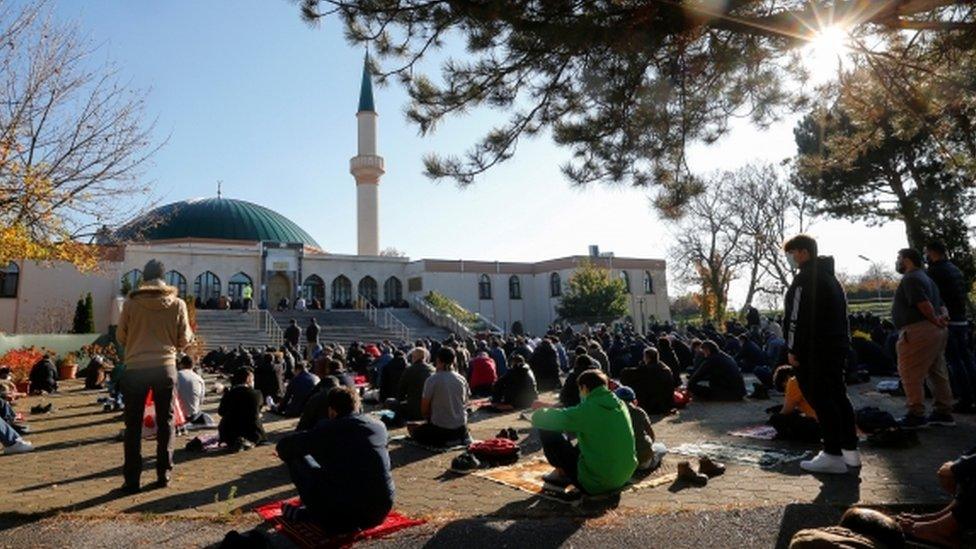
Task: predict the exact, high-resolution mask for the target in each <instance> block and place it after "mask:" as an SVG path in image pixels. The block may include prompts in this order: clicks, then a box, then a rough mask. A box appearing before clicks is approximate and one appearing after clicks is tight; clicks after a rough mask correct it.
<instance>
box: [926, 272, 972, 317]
mask: <svg viewBox="0 0 976 549" xmlns="http://www.w3.org/2000/svg"><path fill="white" fill-rule="evenodd" d="M925 272H926V274H928V275H929V278H931V279H932V280H933V281H934V282H935V285H936V286H938V287H939V295H941V296H942V303H944V304H945V306H946V309H949V320H951V321H953V322H964V321H965V320H966V300H967V296H966V281H965V279H964V278H963V275H962V271H960V270H959V267H956V266H955V265H954V264H953V263H952V262H951V261H949V260H948V259H943V260H942V261H936V262H935V263H932V264H930V265H929V268H928V270H926V271H925Z"/></svg>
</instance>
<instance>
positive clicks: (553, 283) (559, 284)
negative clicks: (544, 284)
mask: <svg viewBox="0 0 976 549" xmlns="http://www.w3.org/2000/svg"><path fill="white" fill-rule="evenodd" d="M549 295H550V296H551V297H559V296H561V295H563V280H562V278H560V276H559V273H552V274H551V275H549Z"/></svg>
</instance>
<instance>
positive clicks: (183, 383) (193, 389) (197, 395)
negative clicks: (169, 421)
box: [176, 355, 213, 426]
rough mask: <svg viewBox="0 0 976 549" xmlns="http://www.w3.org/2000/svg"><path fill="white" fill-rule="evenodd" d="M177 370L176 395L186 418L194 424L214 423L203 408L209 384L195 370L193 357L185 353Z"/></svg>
mask: <svg viewBox="0 0 976 549" xmlns="http://www.w3.org/2000/svg"><path fill="white" fill-rule="evenodd" d="M177 367H178V368H179V369H178V370H177V371H176V395H177V396H178V397H179V399H180V405H181V406H182V408H183V411H184V413H185V414H186V420H187V421H189V422H190V423H192V424H194V425H210V426H212V425H213V418H212V417H210V415H209V414H206V413H204V412H203V410H202V409H201V408H202V407H203V396H204V395H206V394H207V385H206V383H205V382H204V381H203V378H202V377H201V376H200V374H198V373H196V372H195V371H194V370H193V358H192V357H190V355H183V356H182V357H181V358H180V361H179V364H178V365H177Z"/></svg>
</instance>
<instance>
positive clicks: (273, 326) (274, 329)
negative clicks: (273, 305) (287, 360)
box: [250, 309, 285, 347]
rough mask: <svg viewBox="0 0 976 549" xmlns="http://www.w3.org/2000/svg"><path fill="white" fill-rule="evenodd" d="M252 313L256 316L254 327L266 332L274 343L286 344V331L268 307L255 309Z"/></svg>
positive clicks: (275, 344) (278, 345)
mask: <svg viewBox="0 0 976 549" xmlns="http://www.w3.org/2000/svg"><path fill="white" fill-rule="evenodd" d="M250 314H251V315H253V316H254V327H255V328H257V329H258V330H261V331H262V332H264V333H265V334H266V335H267V336H268V339H270V340H271V344H272V345H274V346H275V347H281V346H282V345H283V344H284V341H285V332H284V330H282V329H281V326H279V325H278V321H277V320H275V318H274V316H273V315H272V314H271V313H269V312H268V311H267V310H266V309H254V310H253V312H251V313H250Z"/></svg>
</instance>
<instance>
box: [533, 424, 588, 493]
mask: <svg viewBox="0 0 976 549" xmlns="http://www.w3.org/2000/svg"><path fill="white" fill-rule="evenodd" d="M539 440H540V441H541V442H542V453H543V454H545V456H546V461H548V462H549V465H552V466H553V467H555V468H557V469H562V470H563V472H564V473H566V476H567V477H568V478H569V480H570V481H571V482H572V483H573V486H575V487H577V488H579V489H580V490H583V487H582V486H580V482H579V456H580V450H579V448H578V447H577V446H576V445H575V444H573V443H572V441H570V440H569V439H568V438H566V435H565V434H564V433H560V432H558V431H544V430H542V429H539Z"/></svg>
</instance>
